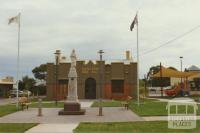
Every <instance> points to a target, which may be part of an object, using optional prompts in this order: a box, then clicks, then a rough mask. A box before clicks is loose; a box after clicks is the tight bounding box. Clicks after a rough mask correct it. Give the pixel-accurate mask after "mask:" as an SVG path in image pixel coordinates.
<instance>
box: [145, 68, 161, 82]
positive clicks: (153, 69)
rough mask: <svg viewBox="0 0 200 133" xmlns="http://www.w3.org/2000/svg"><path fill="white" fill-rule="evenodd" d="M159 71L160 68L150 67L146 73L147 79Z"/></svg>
mask: <svg viewBox="0 0 200 133" xmlns="http://www.w3.org/2000/svg"><path fill="white" fill-rule="evenodd" d="M159 71H160V66H159V65H157V66H152V67H151V68H150V69H149V72H148V73H147V79H149V78H150V76H151V75H154V74H156V73H157V72H159Z"/></svg>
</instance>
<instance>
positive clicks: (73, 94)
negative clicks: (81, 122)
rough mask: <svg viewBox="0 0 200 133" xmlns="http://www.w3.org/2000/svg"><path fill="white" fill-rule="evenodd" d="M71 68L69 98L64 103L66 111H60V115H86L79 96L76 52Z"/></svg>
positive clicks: (73, 53)
mask: <svg viewBox="0 0 200 133" xmlns="http://www.w3.org/2000/svg"><path fill="white" fill-rule="evenodd" d="M70 57H71V67H70V71H69V74H68V79H69V84H68V96H67V100H66V101H65V103H64V109H63V110H61V111H59V112H58V114H59V115H84V114H85V109H81V104H80V103H79V101H78V95H77V72H76V54H75V50H73V51H72V53H71V56H70Z"/></svg>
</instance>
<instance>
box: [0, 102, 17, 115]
mask: <svg viewBox="0 0 200 133" xmlns="http://www.w3.org/2000/svg"><path fill="white" fill-rule="evenodd" d="M16 111H18V109H17V108H16V105H15V104H8V105H1V106H0V117H2V116H5V115H8V114H11V113H14V112H16Z"/></svg>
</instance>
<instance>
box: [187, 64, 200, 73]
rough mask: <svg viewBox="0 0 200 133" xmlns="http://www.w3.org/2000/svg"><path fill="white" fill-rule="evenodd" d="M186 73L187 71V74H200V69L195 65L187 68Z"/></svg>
mask: <svg viewBox="0 0 200 133" xmlns="http://www.w3.org/2000/svg"><path fill="white" fill-rule="evenodd" d="M186 71H189V72H200V68H198V67H197V66H195V65H192V66H190V67H189V68H187V69H186Z"/></svg>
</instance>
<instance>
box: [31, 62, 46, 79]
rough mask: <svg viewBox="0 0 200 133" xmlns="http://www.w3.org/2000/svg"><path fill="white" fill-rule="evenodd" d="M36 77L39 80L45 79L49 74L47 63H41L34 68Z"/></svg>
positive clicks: (33, 71)
mask: <svg viewBox="0 0 200 133" xmlns="http://www.w3.org/2000/svg"><path fill="white" fill-rule="evenodd" d="M32 73H33V75H34V77H35V78H36V79H38V80H45V78H46V74H47V65H46V64H41V65H40V66H38V67H35V68H34V69H33V70H32Z"/></svg>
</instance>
